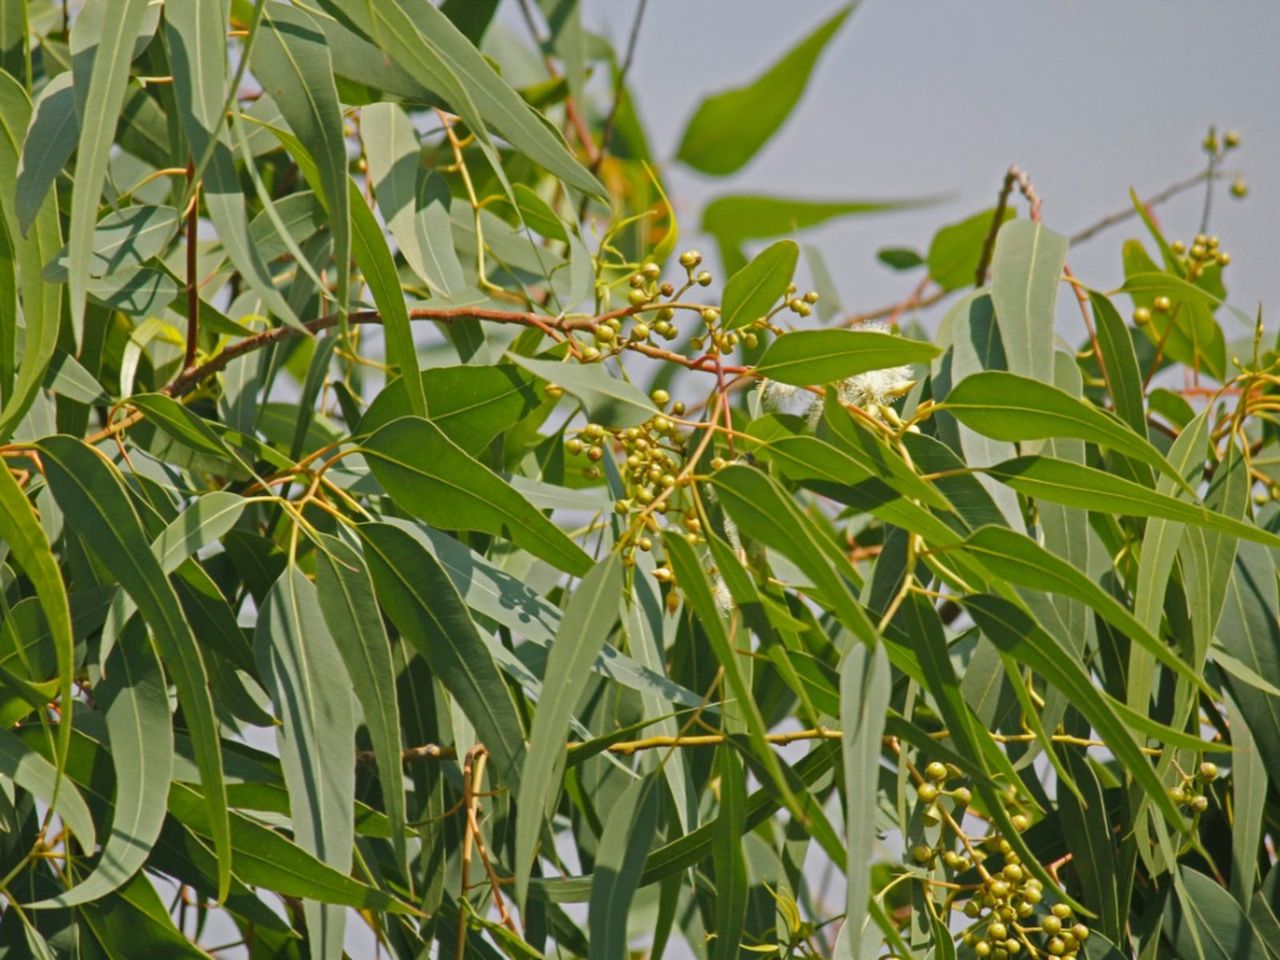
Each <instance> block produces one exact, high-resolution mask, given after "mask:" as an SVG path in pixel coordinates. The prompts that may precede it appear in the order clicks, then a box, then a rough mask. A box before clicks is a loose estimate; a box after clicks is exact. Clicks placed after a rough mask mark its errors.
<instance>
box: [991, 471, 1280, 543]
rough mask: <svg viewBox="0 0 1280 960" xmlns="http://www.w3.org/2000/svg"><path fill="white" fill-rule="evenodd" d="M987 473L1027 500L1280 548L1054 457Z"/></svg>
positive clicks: (1193, 508)
mask: <svg viewBox="0 0 1280 960" xmlns="http://www.w3.org/2000/svg"><path fill="white" fill-rule="evenodd" d="M984 472H985V473H988V474H990V475H991V476H993V477H995V478H996V479H997V480H999V481H1000V482H1001V483H1003V484H1006V485H1008V486H1010V487H1012V488H1013V489H1014V490H1017V491H1018V492H1019V493H1025V494H1026V495H1027V496H1029V497H1040V498H1042V499H1045V500H1048V501H1050V502H1051V503H1062V504H1065V505H1067V506H1068V507H1081V508H1083V509H1085V510H1092V511H1094V512H1100V513H1115V514H1125V515H1128V516H1132V517H1163V518H1165V519H1166V520H1177V521H1179V522H1181V523H1189V524H1192V525H1194V526H1197V527H1204V528H1205V529H1207V530H1216V531H1218V532H1219V533H1225V534H1229V535H1230V536H1233V537H1239V538H1241V539H1242V540H1250V541H1253V542H1255V543H1261V544H1264V545H1265V546H1269V547H1280V537H1277V536H1276V535H1275V534H1273V533H1271V532H1269V531H1267V530H1263V529H1262V528H1260V527H1255V526H1254V525H1253V524H1251V523H1245V522H1244V521H1242V520H1237V519H1235V518H1234V517H1228V516H1224V515H1223V514H1220V513H1215V512H1214V511H1212V510H1210V509H1208V508H1207V507H1204V506H1200V505H1198V504H1191V503H1186V502H1185V501H1182V500H1175V499H1173V498H1172V497H1170V496H1166V495H1164V494H1161V493H1157V492H1156V491H1154V490H1150V489H1148V488H1147V487H1144V486H1141V485H1139V484H1136V483H1133V482H1132V481H1130V480H1125V479H1123V478H1122V477H1118V476H1116V475H1115V474H1111V473H1107V472H1106V471H1104V470H1098V469H1096V468H1094V467H1086V466H1085V465H1084V464H1079V463H1069V462H1067V461H1065V460H1055V459H1053V458H1052V457H1034V456H1032V457H1017V458H1015V459H1013V460H1006V461H1005V462H1004V463H999V464H996V465H995V466H994V467H987V468H985V470H984Z"/></svg>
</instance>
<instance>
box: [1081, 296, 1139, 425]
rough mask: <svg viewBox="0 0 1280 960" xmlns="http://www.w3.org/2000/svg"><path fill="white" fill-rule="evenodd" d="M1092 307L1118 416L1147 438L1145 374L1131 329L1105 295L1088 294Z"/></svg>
mask: <svg viewBox="0 0 1280 960" xmlns="http://www.w3.org/2000/svg"><path fill="white" fill-rule="evenodd" d="M1089 305H1090V306H1091V307H1092V308H1093V321H1094V324H1095V325H1096V326H1097V328H1098V346H1099V347H1100V348H1101V349H1102V360H1103V363H1104V364H1105V366H1106V381H1107V388H1108V390H1109V391H1110V393H1111V402H1112V403H1113V404H1114V405H1115V410H1116V415H1117V416H1118V417H1119V418H1120V419H1121V420H1123V421H1124V422H1125V423H1127V424H1128V425H1129V426H1130V427H1131V428H1132V429H1133V430H1135V431H1136V432H1137V433H1138V435H1139V436H1146V433H1147V417H1146V412H1145V410H1144V409H1143V407H1144V403H1143V390H1142V373H1141V371H1140V370H1139V369H1138V358H1137V355H1136V354H1135V353H1134V351H1133V341H1132V340H1131V339H1130V338H1129V328H1128V327H1127V326H1126V325H1125V322H1124V321H1123V320H1122V319H1120V314H1119V313H1118V312H1117V311H1116V308H1115V307H1114V306H1113V305H1112V303H1111V301H1110V300H1108V299H1107V298H1106V297H1105V296H1103V295H1102V294H1100V293H1096V292H1094V291H1092V290H1091V291H1089Z"/></svg>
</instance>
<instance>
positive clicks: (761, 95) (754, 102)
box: [676, 4, 853, 176]
mask: <svg viewBox="0 0 1280 960" xmlns="http://www.w3.org/2000/svg"><path fill="white" fill-rule="evenodd" d="M851 12H853V4H848V5H846V6H844V7H841V8H840V9H839V10H838V11H837V12H836V14H835V16H833V17H831V18H830V19H828V20H826V21H825V22H823V23H822V24H821V25H820V26H818V28H817V29H815V30H814V31H813V32H812V33H810V34H809V35H808V36H806V37H805V38H804V39H803V40H801V41H800V42H799V43H798V44H796V45H795V46H794V47H792V48H791V49H790V50H788V51H787V53H786V54H784V55H783V57H782V58H781V59H780V60H778V61H777V62H776V63H774V64H773V65H772V66H771V67H769V68H768V69H767V70H765V71H764V73H762V74H760V76H758V77H757V78H756V79H755V80H753V81H752V82H751V83H749V84H747V85H746V86H744V87H738V88H737V89H733V90H726V91H724V92H723V93H717V94H714V95H713V96H710V97H707V98H706V99H705V100H703V101H702V102H701V103H700V104H698V108H697V109H696V110H695V111H694V113H693V116H692V117H691V118H690V119H689V122H688V123H687V124H686V125H685V130H684V136H683V138H682V139H681V141H680V147H679V149H678V150H677V151H676V157H677V159H679V160H681V161H683V162H684V163H687V164H688V165H689V166H691V167H693V168H694V169H695V170H699V171H701V172H702V173H710V174H713V175H715V176H724V175H725V174H729V173H733V172H734V171H735V170H738V169H740V168H741V167H743V166H745V165H746V164H747V162H748V161H749V160H751V158H752V157H754V156H755V155H756V153H757V152H759V150H760V148H761V147H763V146H764V145H765V144H766V143H768V142H769V140H770V139H771V138H772V137H773V135H774V134H775V133H777V131H778V130H779V128H781V126H782V125H783V123H784V122H785V121H786V119H787V117H788V116H790V115H791V111H792V110H793V109H794V108H795V105H796V103H797V102H799V100H800V97H801V95H802V94H803V93H804V88H805V86H806V85H807V84H808V82H809V75H810V74H811V73H812V72H813V68H814V65H815V64H816V63H817V61H818V58H819V57H820V56H821V55H822V51H823V50H824V49H825V48H826V46H827V44H828V43H829V42H830V41H831V38H832V37H834V36H835V35H836V32H837V31H839V29H840V27H841V26H842V25H843V24H844V21H845V20H846V19H848V17H849V14H850V13H851Z"/></svg>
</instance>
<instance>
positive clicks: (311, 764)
mask: <svg viewBox="0 0 1280 960" xmlns="http://www.w3.org/2000/svg"><path fill="white" fill-rule="evenodd" d="M254 643H255V646H256V648H257V659H258V670H259V673H260V675H261V677H262V679H263V683H264V686H265V687H266V688H267V690H268V691H269V692H270V694H271V700H272V703H273V705H274V706H275V712H276V714H277V715H278V716H279V717H280V719H281V724H280V726H278V727H276V745H277V747H278V749H279V751H280V762H281V766H282V767H283V768H284V781H285V784H286V785H287V786H288V788H289V808H290V813H291V817H290V820H291V822H292V824H293V836H294V841H295V842H296V843H297V844H298V846H300V847H302V849H304V850H306V851H307V852H308V853H311V854H314V855H315V856H316V857H317V859H319V860H321V861H322V862H324V863H326V864H328V865H329V866H330V867H333V868H334V869H335V870H337V871H339V872H340V873H344V874H345V873H346V872H347V871H349V870H350V869H351V847H352V843H353V842H354V839H355V824H354V820H353V817H352V801H353V799H354V797H355V786H356V780H355V770H356V757H355V733H356V729H355V728H356V724H355V716H354V713H353V711H352V704H351V681H350V680H349V679H348V678H347V675H346V671H345V670H344V668H343V663H342V658H341V657H340V656H339V654H338V648H337V645H336V644H335V643H334V640H333V637H332V636H331V635H330V634H329V630H328V628H327V627H326V625H325V621H324V619H323V617H322V616H321V613H320V598H319V595H318V593H317V591H316V588H315V585H314V584H313V583H312V582H311V581H310V580H308V579H307V578H306V577H305V576H303V574H302V571H300V570H299V569H298V568H297V567H296V566H294V565H293V564H290V565H289V566H288V567H287V568H286V569H285V571H284V573H282V574H281V575H280V579H278V580H277V581H276V582H275V585H274V586H273V587H272V588H271V592H270V593H268V594H267V600H266V603H265V604H264V605H263V608H262V612H261V614H260V615H259V618H258V627H257V630H256V632H255V635H254ZM303 910H304V912H305V913H306V916H307V930H308V933H309V936H310V938H311V939H312V941H313V948H312V949H313V952H312V956H313V957H316V958H324V960H339V958H340V957H341V956H342V939H343V930H344V929H345V927H346V913H345V912H344V911H343V910H342V909H341V908H339V907H335V906H324V905H321V904H317V903H313V902H310V901H306V902H304V903H303Z"/></svg>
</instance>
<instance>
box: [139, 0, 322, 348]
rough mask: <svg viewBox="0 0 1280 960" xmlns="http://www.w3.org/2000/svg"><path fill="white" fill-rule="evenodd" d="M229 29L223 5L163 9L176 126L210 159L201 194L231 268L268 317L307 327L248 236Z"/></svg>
mask: <svg viewBox="0 0 1280 960" xmlns="http://www.w3.org/2000/svg"><path fill="white" fill-rule="evenodd" d="M264 9H265V7H264ZM226 31H227V4H226V2H225V0H170V2H168V3H166V4H165V10H164V38H165V48H166V50H167V51H168V54H169V64H170V69H171V70H172V72H173V90H174V95H175V96H176V98H177V101H178V103H180V104H181V105H182V107H183V109H180V110H178V120H179V122H180V123H181V124H182V131H183V133H184V135H185V136H186V138H187V142H188V143H189V144H190V146H191V154H192V156H193V157H194V158H195V159H196V160H197V162H199V161H202V160H205V161H206V166H205V169H204V175H203V177H202V179H201V184H200V186H201V195H202V196H203V197H204V204H205V209H206V210H207V211H208V214H209V219H210V220H212V221H213V226H214V228H215V230H216V231H217V234H218V240H219V241H221V243H222V246H223V247H224V248H225V250H226V252H227V255H228V256H229V257H230V258H231V262H232V264H233V265H234V266H235V268H236V270H237V271H238V272H239V273H240V275H241V276H242V277H243V278H244V279H245V281H246V283H247V284H248V286H249V288H250V289H251V290H252V291H253V292H254V293H255V294H257V295H258V296H259V297H260V298H261V299H262V302H263V305H264V306H265V307H266V309H267V310H268V311H269V312H270V313H272V314H274V315H275V316H277V317H279V318H281V319H282V320H284V321H285V322H287V323H290V324H291V325H293V326H300V325H301V321H300V320H299V319H298V317H297V316H296V314H295V313H294V311H293V309H292V308H291V307H290V306H289V304H288V302H287V301H286V300H285V298H284V297H283V296H282V295H281V293H280V291H279V290H277V289H276V287H275V285H274V283H273V282H272V279H271V271H270V270H268V269H267V266H266V263H265V261H264V258H263V256H262V254H260V253H259V252H258V248H257V245H256V244H255V243H254V239H253V237H252V236H251V234H250V232H249V217H248V213H247V209H246V208H247V202H246V199H245V196H244V194H243V192H242V191H241V189H240V176H239V174H238V173H237V172H236V166H235V159H234V157H233V156H232V153H231V148H230V146H229V145H228V144H227V140H226V132H225V130H224V124H225V123H226V115H225V111H226V109H227V102H226V100H225V98H226V96H227V83H228V78H227V54H226V51H227V42H226ZM230 105H231V108H232V110H233V111H235V110H237V109H238V104H237V102H236V101H232V102H231V104H230ZM206 158H207V160H206Z"/></svg>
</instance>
